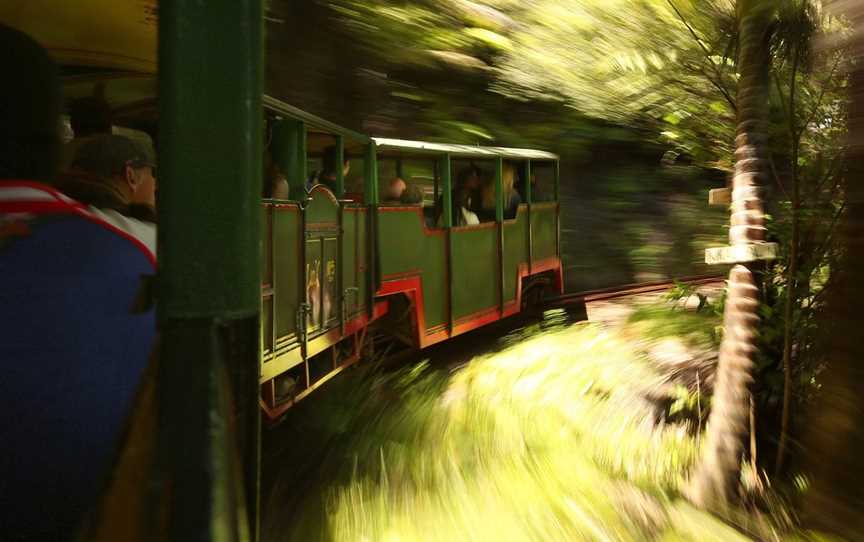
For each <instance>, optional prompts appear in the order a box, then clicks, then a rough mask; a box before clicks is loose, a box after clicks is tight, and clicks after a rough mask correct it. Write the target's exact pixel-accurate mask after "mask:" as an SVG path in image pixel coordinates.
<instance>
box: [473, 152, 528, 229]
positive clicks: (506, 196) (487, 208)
mask: <svg viewBox="0 0 864 542" xmlns="http://www.w3.org/2000/svg"><path fill="white" fill-rule="evenodd" d="M515 181H516V168H515V167H513V165H512V164H508V163H505V164H504V168H503V169H502V170H501V193H502V199H503V202H504V218H505V219H508V220H509V219H512V218H516V211H517V209H518V208H519V204H521V203H522V198H521V197H519V192H517V191H516V189H515V188H514V184H515ZM478 215H479V216H480V218H481V220H482V221H483V222H487V221H490V222H491V221H494V220H495V176H494V175H491V176H487V177H486V179H484V182H483V191H482V205H481V211H480V212H479V213H478Z"/></svg>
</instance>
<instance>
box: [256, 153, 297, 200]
mask: <svg viewBox="0 0 864 542" xmlns="http://www.w3.org/2000/svg"><path fill="white" fill-rule="evenodd" d="M263 169H264V182H263V185H262V191H261V197H263V198H264V199H288V198H289V197H290V193H291V189H290V187H289V186H288V179H286V178H285V175H283V174H282V171H280V169H279V166H278V165H276V162H274V161H273V158H272V157H271V156H270V153H269V152H265V153H264V168H263Z"/></svg>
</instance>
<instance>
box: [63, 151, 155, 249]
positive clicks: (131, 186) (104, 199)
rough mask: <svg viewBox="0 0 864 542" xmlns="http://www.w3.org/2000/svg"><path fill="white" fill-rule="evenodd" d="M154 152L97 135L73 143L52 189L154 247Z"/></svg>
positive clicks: (151, 247) (150, 247) (146, 244)
mask: <svg viewBox="0 0 864 542" xmlns="http://www.w3.org/2000/svg"><path fill="white" fill-rule="evenodd" d="M155 165H156V164H155V156H154V155H153V151H152V149H146V148H145V147H144V146H143V145H140V144H138V143H136V142H134V141H132V140H131V139H129V138H127V137H124V136H118V135H99V136H95V137H92V138H90V139H89V140H88V141H86V142H84V143H83V144H82V145H81V147H79V149H78V151H77V153H76V154H75V158H74V160H73V161H72V166H71V168H70V169H69V170H68V171H66V172H64V173H63V174H61V175H60V176H59V178H58V181H57V187H58V189H59V190H60V191H61V192H63V193H64V194H66V195H67V196H69V197H70V198H72V199H74V200H76V201H79V202H81V203H84V204H86V205H89V206H90V211H91V212H92V213H93V214H95V215H96V216H98V217H99V218H101V219H102V220H104V221H106V222H108V223H110V224H112V225H113V226H115V227H117V228H119V229H120V230H122V231H124V232H126V233H128V234H130V235H132V236H133V237H135V238H136V239H138V240H139V241H141V242H142V243H143V244H144V245H145V246H146V247H147V248H148V249H150V251H151V252H152V253H154V254H155V253H156V225H155V221H156V215H155V209H156V178H155V175H154V170H155Z"/></svg>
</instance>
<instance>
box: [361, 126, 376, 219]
mask: <svg viewBox="0 0 864 542" xmlns="http://www.w3.org/2000/svg"><path fill="white" fill-rule="evenodd" d="M365 162H366V163H365V166H366V171H365V172H364V173H365V177H366V186H365V192H366V194H365V195H364V197H365V200H364V201H366V203H367V204H370V205H376V204H377V203H378V160H377V151H376V146H375V142H374V141H372V142H370V143H369V145H368V146H367V147H366V160H365Z"/></svg>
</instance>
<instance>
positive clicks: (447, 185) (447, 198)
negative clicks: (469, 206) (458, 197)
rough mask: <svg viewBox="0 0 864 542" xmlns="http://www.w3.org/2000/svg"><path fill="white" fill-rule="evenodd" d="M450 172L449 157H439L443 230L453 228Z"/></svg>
mask: <svg viewBox="0 0 864 542" xmlns="http://www.w3.org/2000/svg"><path fill="white" fill-rule="evenodd" d="M450 171H451V165H450V155H449V154H445V155H444V156H442V157H441V184H442V190H444V193H443V194H442V200H443V204H444V205H443V209H442V210H441V212H442V213H444V214H443V215H442V216H443V217H444V227H445V228H451V227H452V226H453V180H452V176H451V174H450Z"/></svg>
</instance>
